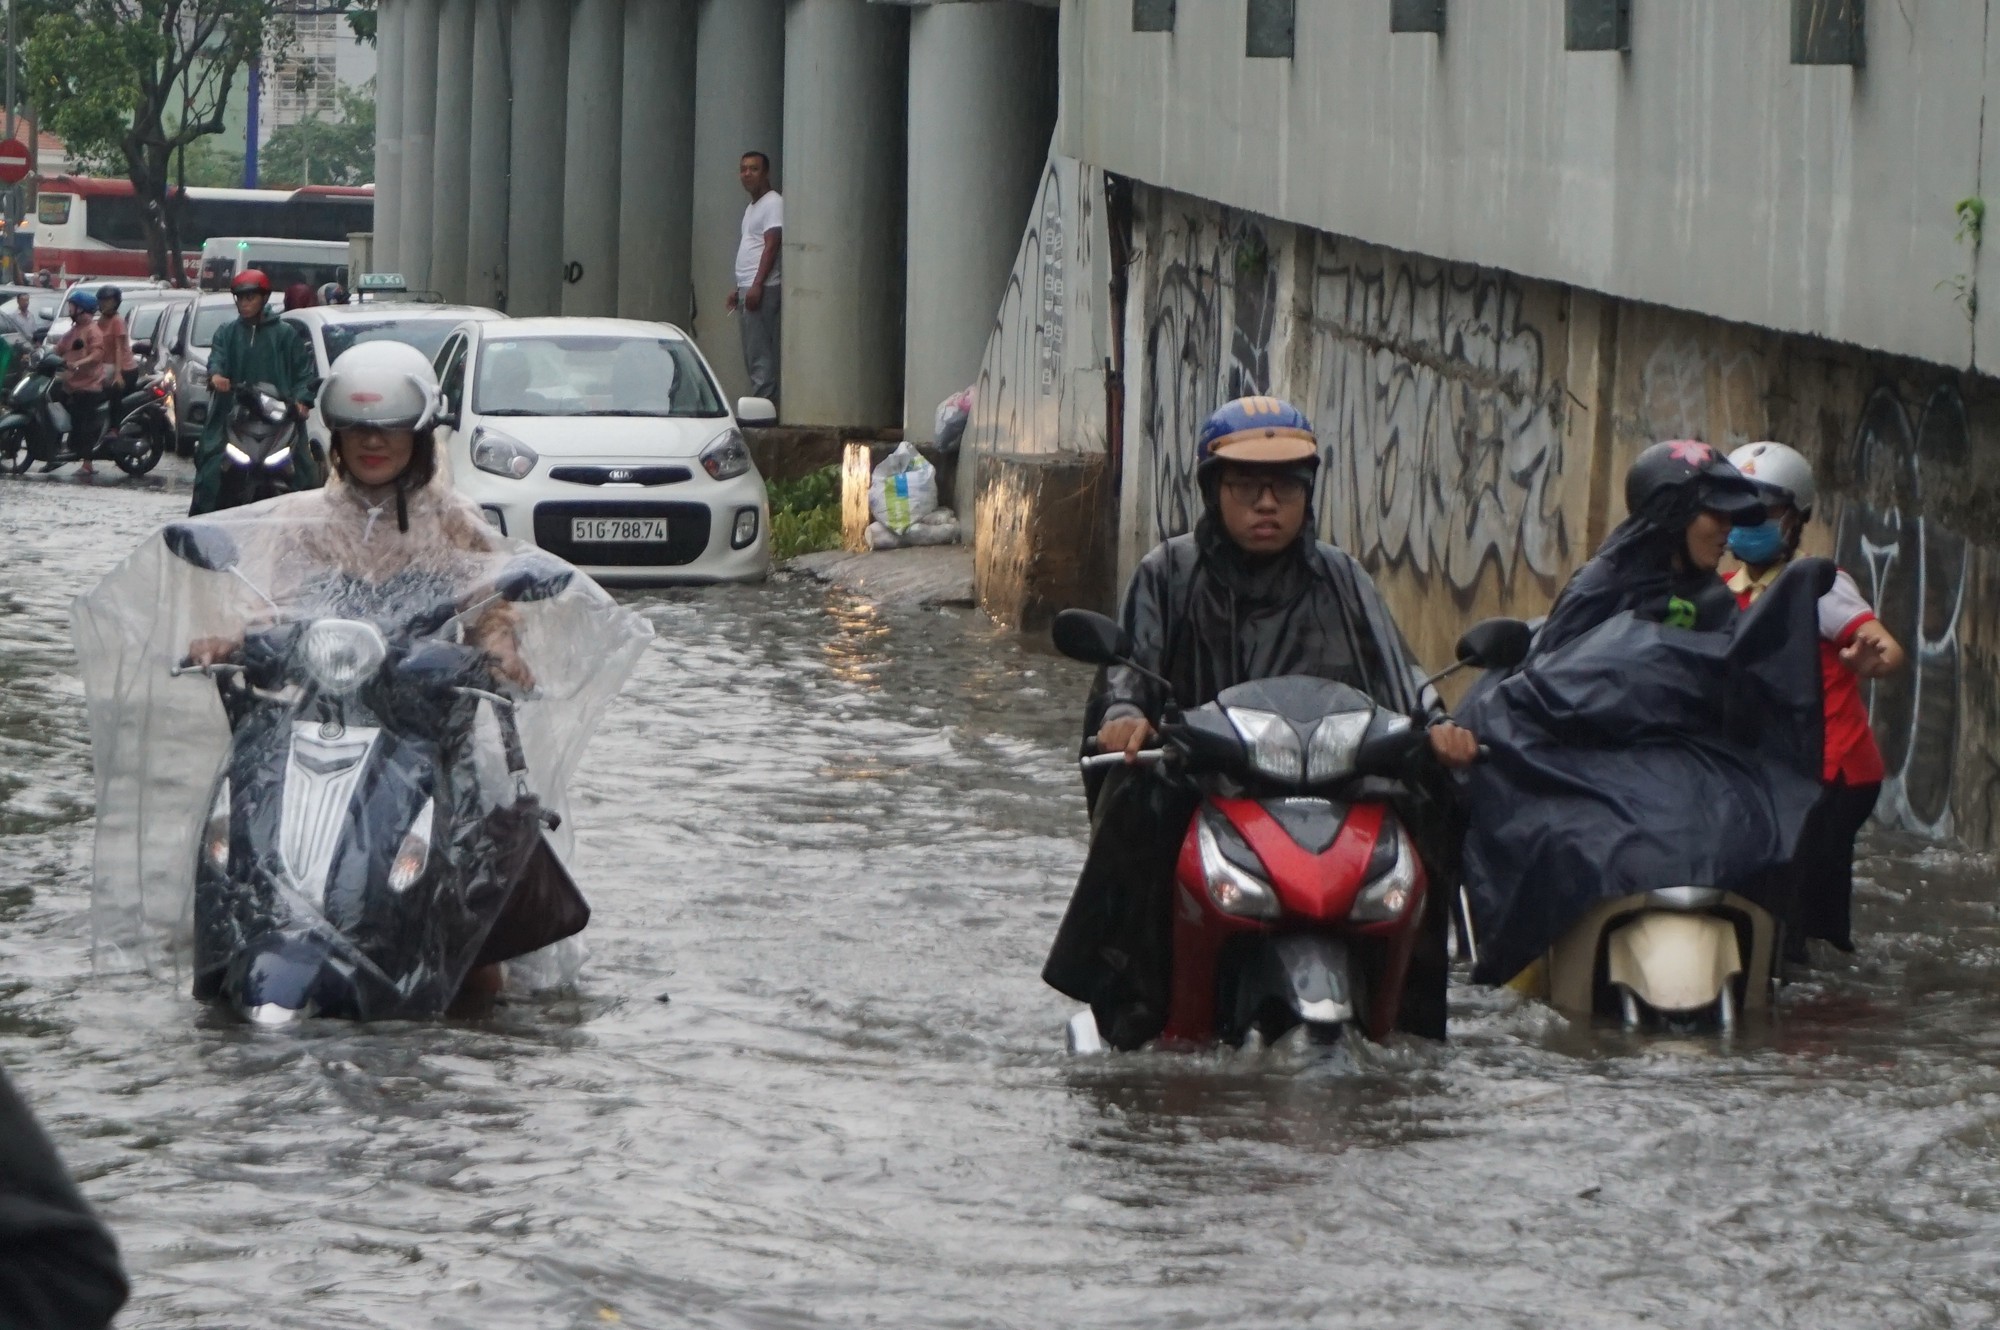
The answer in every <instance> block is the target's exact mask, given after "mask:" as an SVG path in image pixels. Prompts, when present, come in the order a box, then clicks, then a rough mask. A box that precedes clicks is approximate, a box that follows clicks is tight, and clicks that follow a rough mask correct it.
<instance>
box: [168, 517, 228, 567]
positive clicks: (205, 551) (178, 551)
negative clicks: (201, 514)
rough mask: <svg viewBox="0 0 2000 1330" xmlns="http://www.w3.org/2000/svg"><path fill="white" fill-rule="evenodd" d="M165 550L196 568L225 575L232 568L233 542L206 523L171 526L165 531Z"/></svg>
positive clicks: (225, 533) (222, 532)
mask: <svg viewBox="0 0 2000 1330" xmlns="http://www.w3.org/2000/svg"><path fill="white" fill-rule="evenodd" d="M166 539H167V548H168V549H169V550H172V551H173V552H174V554H175V555H176V556H178V557H179V558H181V559H183V560H185V561H187V562H188V563H191V564H193V565H194V566H195V567H197V568H202V569H206V570H207V571H209V572H211V573H226V572H228V571H229V570H230V569H231V568H234V567H235V566H236V558H237V555H236V541H235V539H234V538H233V537H231V536H230V534H229V533H228V532H227V531H224V530H223V529H222V528H220V527H218V526H213V525H211V524H209V523H207V522H175V523H174V524H173V525H171V526H169V527H168V528H167V530H166Z"/></svg>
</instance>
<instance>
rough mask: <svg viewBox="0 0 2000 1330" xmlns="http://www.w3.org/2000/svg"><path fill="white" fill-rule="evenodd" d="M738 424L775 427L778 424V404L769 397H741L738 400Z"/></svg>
mask: <svg viewBox="0 0 2000 1330" xmlns="http://www.w3.org/2000/svg"><path fill="white" fill-rule="evenodd" d="M736 423H737V424H739V425H751V426H757V425H775V424H777V423H778V407H777V404H776V403H775V402H773V401H772V400H771V399H770V398H768V397H739V398H737V399H736Z"/></svg>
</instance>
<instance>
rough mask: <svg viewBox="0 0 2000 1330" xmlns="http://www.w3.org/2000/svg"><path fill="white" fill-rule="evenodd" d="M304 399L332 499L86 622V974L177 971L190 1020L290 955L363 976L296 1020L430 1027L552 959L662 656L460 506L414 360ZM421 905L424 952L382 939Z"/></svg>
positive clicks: (351, 368)
mask: <svg viewBox="0 0 2000 1330" xmlns="http://www.w3.org/2000/svg"><path fill="white" fill-rule="evenodd" d="M321 400H322V403H323V408H324V410H325V413H326V419H327V423H328V424H329V426H330V427H331V428H332V431H333V448H332V461H333V466H334V473H335V474H334V478H333V480H332V481H331V483H329V484H328V485H327V486H326V487H325V488H324V489H318V490H310V491H305V492H302V493H294V494H288V495H282V496H280V497H278V498H275V499H271V500H268V501H266V502H263V503H259V504H251V505H246V506H243V507H239V508H233V509H230V510H227V511H226V512H222V513H217V514H214V515H212V516H210V517H207V518H203V519H201V520H198V521H191V522H185V523H180V524H177V525H175V526H172V527H169V528H168V529H167V530H166V532H165V533H163V534H164V538H157V537H156V538H154V539H152V540H149V541H148V542H147V543H146V544H145V545H143V546H141V548H140V549H139V550H138V551H137V552H135V553H134V554H133V555H132V556H131V557H130V558H128V559H127V560H126V562H125V563H124V564H123V565H121V566H120V567H119V568H118V569H116V570H114V571H113V572H112V573H111V574H110V576H108V577H107V578H106V579H105V581H104V582H103V583H102V584H101V585H100V586H99V587H98V588H96V589H95V590H93V591H92V592H91V593H89V594H88V595H86V596H85V597H83V598H82V599H81V601H80V602H79V605H78V608H77V611H76V614H75V633H76V638H77V643H78V654H79V657H80V658H81V660H82V661H83V668H84V675H85V684H86V688H87V689H88V691H89V694H90V703H91V712H92V722H93V724H92V737H93V743H94V747H95V757H96V763H95V765H96V768H97V772H98V791H99V809H100V816H99V823H98V839H97V850H96V865H95V874H94V875H95V879H96V895H97V922H98V928H97V938H98V959H99V962H100V963H101V964H119V963H128V964H129V963H133V962H137V963H139V964H142V965H144V966H146V967H147V968H174V969H185V968H186V967H187V965H188V964H189V960H190V959H192V962H193V967H194V971H195V981H196V982H195V987H196V992H197V994H198V995H201V996H210V995H218V994H219V995H221V996H225V997H228V998H229V999H230V1000H231V1001H235V1002H239V1005H242V1003H241V1001H240V993H241V991H242V988H243V982H242V979H241V975H240V973H239V971H240V969H241V966H240V965H237V967H236V968H235V969H228V968H227V967H228V966H231V965H235V964H236V962H235V961H234V960H232V956H241V955H245V954H249V953H248V952H247V951H246V950H244V948H247V947H250V946H252V944H256V943H257V942H258V940H259V938H260V937H265V936H274V935H276V934H277V933H285V932H286V930H292V931H294V932H297V934H298V936H300V937H303V938H306V939H307V940H308V941H311V942H313V944H314V945H320V943H321V942H322V941H323V940H327V939H330V941H327V942H326V945H327V946H329V947H331V948H333V954H335V955H337V956H345V957H347V958H349V959H350V960H352V958H354V957H357V956H360V957H365V958H367V960H368V962H369V964H373V965H375V967H376V968H375V971H373V972H371V973H372V974H373V978H372V979H371V980H370V983H371V985H372V987H366V988H364V989H362V990H358V991H359V992H360V998H359V999H357V1001H354V1002H347V1003H346V1004H345V1005H344V1006H343V1005H342V1004H340V1003H332V1002H328V1003H321V1002H318V1001H317V999H316V1000H315V1003H314V1005H313V1009H315V1010H320V1011H326V1012H329V1013H331V1014H347V1015H352V1014H359V1015H362V1016H364V1017H372V1016H374V1015H377V1014H390V1015H425V1014H433V1013H434V1012H435V1010H437V1009H438V1005H439V1004H440V1003H441V1002H442V1001H444V1000H448V999H449V998H450V996H451V994H452V993H453V992H455V991H457V989H458V986H459V984H460V982H461V981H463V980H466V978H467V975H468V974H469V973H473V974H475V977H474V978H473V979H471V981H470V983H469V986H470V987H486V986H490V984H482V982H481V980H482V978H485V979H490V978H491V977H492V975H491V972H490V971H489V972H487V974H486V975H485V976H478V975H476V972H474V970H473V967H474V965H475V964H484V963H486V962H491V961H496V960H501V959H506V958H507V957H509V956H513V955H519V954H524V953H527V952H530V951H534V950H537V949H539V948H542V947H544V946H546V945H547V944H548V943H549V942H550V941H552V940H554V938H557V937H561V936H564V935H565V934H564V933H563V932H561V931H555V930H554V929H553V928H551V927H545V926H544V925H545V924H546V923H547V922H548V920H549V919H550V918H551V917H552V916H550V915H549V914H548V913H547V912H545V911H542V910H541V907H540V906H539V905H537V904H535V902H537V901H542V900H553V899H555V897H554V895H552V894H551V893H561V892H567V900H566V908H568V915H567V916H566V917H567V918H568V919H569V920H570V923H571V924H572V925H573V926H572V927H570V928H569V931H574V929H575V928H576V927H581V922H580V921H579V920H577V919H576V918H575V916H576V914H577V913H578V911H579V909H581V913H582V915H583V917H585V918H587V908H583V907H581V898H580V897H577V896H576V895H575V892H574V888H573V886H570V885H568V879H567V874H566V872H564V871H563V870H562V868H561V864H560V856H561V854H562V852H563V851H565V850H566V847H567V844H568V837H569V835H570V831H569V828H568V825H567V823H566V822H565V821H564V819H563V818H562V816H561V813H562V809H563V805H564V801H565V793H564V791H565V787H566V785H567V782H568V779H569V775H570V773H571V772H572V771H574V769H575V766H576V763H577V762H578V761H579V760H580V758H581V756H582V750H583V747H584V744H585V743H586V742H587V740H588V738H589V735H590V732H591V730H592V729H593V728H594V727H595V724H596V720H597V718H598V717H599V716H600V715H601V714H602V712H603V710H604V708H605V707H607V706H608V705H609V703H610V701H611V699H612V697H613V696H615V694H616V693H617V691H618V688H619V687H620V686H621V685H622V683H623V681H624V679H625V677H626V676H627V674H629V672H630V670H631V668H632V666H633V665H634V664H635V663H636V661H637V658H638V656H639V654H640V652H641V651H642V650H643V649H644V646H645V643H646V641H647V640H648V639H649V638H650V637H651V635H652V634H651V629H650V628H649V627H648V626H647V625H646V624H645V622H644V621H643V620H641V619H639V618H638V617H637V616H635V615H633V614H631V613H630V612H629V611H627V610H625V609H623V608H622V607H620V606H618V605H617V604H616V602H614V601H612V600H611V598H610V597H609V596H608V595H606V594H605V593H604V591H603V590H602V589H601V588H599V587H598V586H596V584H595V583H593V582H591V581H590V580H589V579H588V578H586V577H584V576H583V575H582V574H580V573H577V572H575V570H573V569H569V568H567V566H565V565H563V564H561V563H560V562H559V561H557V560H554V559H552V558H550V557H549V556H546V555H542V554H540V553H538V552H535V551H532V550H528V551H524V550H523V549H522V548H521V547H519V546H518V545H516V544H513V543H511V542H509V541H507V540H506V539H505V538H503V537H502V536H501V535H500V534H499V533H498V532H496V531H494V530H493V529H492V528H491V527H489V526H488V525H487V524H486V523H485V522H484V521H483V520H482V518H481V516H480V513H479V510H478V509H477V508H476V507H474V506H473V505H472V504H470V503H469V502H467V501H466V500H465V499H463V498H461V497H459V496H458V494H457V493H456V492H455V491H454V490H453V489H452V487H451V484H450V481H449V477H448V476H447V474H446V473H445V470H444V462H443V459H441V458H440V457H439V456H438V454H437V445H436V442H435V440H434V438H433V436H432V426H433V424H434V422H435V419H436V414H437V408H438V402H439V394H438V385H437V379H436V376H435V374H434V373H433V372H432V370H431V367H430V365H429V363H428V362H427V361H426V360H425V359H424V357H423V355H422V354H421V353H420V352H417V351H415V350H413V349H412V348H410V347H407V346H403V345H400V344H396V343H388V342H378V343H370V344H367V345H364V346H361V347H357V348H355V349H354V350H352V351H349V352H348V353H347V354H346V355H344V356H342V357H341V358H340V359H339V360H338V361H336V362H335V364H334V366H333V369H332V371H331V373H330V374H329V376H328V379H327V382H326V385H325V392H324V394H323V395H322V399H321ZM530 662H533V663H532V666H531V665H530ZM195 671H202V672H205V673H207V674H210V675H213V676H215V681H214V682H209V681H207V680H202V679H198V678H189V677H187V676H188V675H190V674H192V673H193V672H195ZM342 745H346V749H345V750H341V746H342ZM337 750H341V751H337ZM343 751H344V752H345V753H346V755H345V756H343ZM343 764H344V765H343ZM343 772H351V773H352V774H351V775H343V774H341V773H343ZM342 780H347V781H350V782H351V784H349V785H346V786H342V785H340V784H339V782H340V781H342ZM329 782H331V783H332V785H331V787H329ZM312 800H319V801H320V802H319V803H314V804H310V807H308V805H309V802H310V801H312ZM412 800H414V802H411V801H412ZM281 804H282V808H281V807H280V805H281ZM295 804H297V805H298V807H297V808H295V807H294V805H295ZM404 804H408V805H409V806H408V807H404V806H403V805H404ZM433 804H434V805H435V813H434V814H433V811H432V805H433ZM322 805H323V807H322ZM419 805H421V807H419ZM204 808H207V809H209V810H210V811H209V812H208V813H207V822H206V826H207V828H208V829H207V830H206V831H204V830H203V827H204V814H203V811H202V810H203V809H204ZM311 809H318V810H319V811H318V812H313V811H310V810H311ZM260 819H261V820H260ZM398 843H402V844H404V845H405V847H406V851H405V852H404V855H403V857H402V858H397V859H396V860H395V863H396V864H403V862H404V859H407V858H408V856H409V855H410V854H415V856H416V857H415V858H414V859H412V860H410V861H409V863H408V864H407V865H406V867H405V868H395V867H393V866H392V864H391V862H390V856H391V855H392V852H394V851H395V847H396V845H397V844H398ZM410 847H415V848H414V849H412V848H410ZM426 847H428V848H426ZM378 851H381V856H378V855H377V852H378ZM378 858H379V862H378ZM342 865H346V867H342ZM398 873H402V874H403V876H402V877H401V878H400V879H399V878H398V876H397V874H398ZM385 884H386V885H385ZM531 887H532V889H531ZM419 899H422V900H423V901H425V902H427V904H425V905H424V906H423V907H422V908H423V910H425V911H428V913H426V914H422V915H421V918H420V919H419V922H417V923H414V924H411V925H410V928H414V929H416V930H417V931H416V932H409V931H408V930H407V929H406V930H404V932H403V934H402V935H400V936H399V935H397V934H396V933H395V932H394V931H393V930H392V931H390V932H384V931H383V930H382V929H381V928H380V927H378V925H379V923H380V921H381V920H383V919H385V918H393V919H395V920H404V917H405V916H406V915H409V914H410V913H411V907H410V906H409V905H408V903H409V902H415V901H417V900H419ZM218 900H220V901H221V902H222V904H221V905H220V906H218V905H217V904H216V902H217V901H218ZM190 901H192V903H193V904H192V908H191V906H190ZM357 902H358V904H357ZM399 902H401V904H399ZM428 902H435V907H434V908H433V906H432V905H431V904H428ZM524 902H526V903H525V904H524ZM350 907H352V908H350ZM378 907H379V908H378ZM343 911H345V913H343ZM371 911H372V913H370V912H371ZM399 911H400V913H398V912H399ZM348 920H354V921H356V922H353V923H350V922H348ZM190 924H192V931H191V930H190ZM400 926H401V925H400V924H399V927H400ZM367 929H373V930H374V931H373V932H368V931H366V930H367ZM260 930H261V931H260ZM356 930H363V931H356ZM288 935H289V934H288ZM350 968H352V967H350ZM363 969H364V970H366V967H365V966H364V967H363ZM544 973H546V970H545V971H544ZM554 977H555V978H558V979H559V978H560V977H561V976H560V975H557V976H554ZM377 981H382V982H377ZM231 984H235V985H236V988H233V989H232V988H231V987H230V986H229V985H231ZM246 1014H250V1015H251V1017H252V1019H261V1018H260V1017H257V1016H256V1015H255V1014H254V1012H251V1011H249V1010H248V1009H247V1008H246Z"/></svg>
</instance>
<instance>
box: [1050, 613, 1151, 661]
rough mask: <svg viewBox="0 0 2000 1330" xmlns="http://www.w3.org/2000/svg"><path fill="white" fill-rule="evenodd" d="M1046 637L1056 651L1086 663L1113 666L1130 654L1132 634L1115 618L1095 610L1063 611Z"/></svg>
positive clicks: (1057, 616)
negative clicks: (1049, 637) (1052, 642)
mask: <svg viewBox="0 0 2000 1330" xmlns="http://www.w3.org/2000/svg"><path fill="white" fill-rule="evenodd" d="M1050 636H1051V637H1052V638H1053V639H1054V640H1055V645H1056V650H1057V651H1060V652H1062V654H1063V655H1065V656H1068V657H1069V658H1070V659H1071V660H1080V661H1082V662H1084V663H1085V664H1086V665H1115V664H1117V663H1118V662H1120V661H1122V660H1125V659H1126V658H1127V657H1129V656H1130V655H1131V654H1132V637H1131V635H1130V634H1129V633H1127V632H1126V631H1125V630H1124V628H1122V627H1120V626H1119V624H1118V621H1117V620H1116V619H1113V618H1110V617H1109V616H1107V615H1103V614H1099V613H1097V612H1096V611H1095V610H1064V611H1062V612H1061V613H1060V614H1058V615H1056V621H1055V624H1054V627H1053V628H1052V630H1051V632H1050Z"/></svg>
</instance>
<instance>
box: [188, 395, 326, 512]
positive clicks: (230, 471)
mask: <svg viewBox="0 0 2000 1330" xmlns="http://www.w3.org/2000/svg"><path fill="white" fill-rule="evenodd" d="M277 393H278V390H277V388H276V387H275V386H274V385H272V384H268V383H239V384H236V385H235V386H234V387H232V388H231V389H230V398H231V402H232V406H231V408H230V412H229V421H228V424H227V426H226V427H225V429H224V432H223V448H222V485H221V489H220V491H219V496H220V497H219V502H218V503H217V505H216V506H217V507H218V508H236V507H240V506H242V505H243V504H246V503H256V502H258V501H260V500H263V499H270V498H275V497H277V496H278V495H280V494H290V493H291V492H292V491H293V490H294V489H295V488H297V481H296V471H297V460H298V458H297V450H298V449H300V448H303V447H305V446H307V445H306V436H305V432H304V429H303V427H302V426H301V425H300V423H299V418H298V416H297V415H296V414H294V413H293V411H292V408H291V404H290V403H288V402H286V401H284V400H283V399H282V398H280V397H279V396H278V395H277ZM219 405H220V404H219V403H218V404H217V406H218V407H219ZM209 409H210V410H215V409H217V407H211V408H209Z"/></svg>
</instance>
